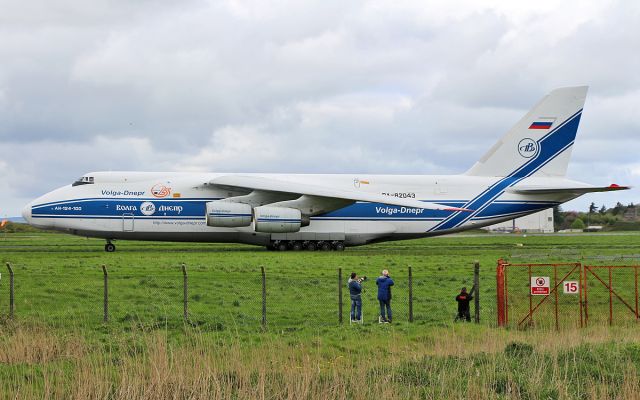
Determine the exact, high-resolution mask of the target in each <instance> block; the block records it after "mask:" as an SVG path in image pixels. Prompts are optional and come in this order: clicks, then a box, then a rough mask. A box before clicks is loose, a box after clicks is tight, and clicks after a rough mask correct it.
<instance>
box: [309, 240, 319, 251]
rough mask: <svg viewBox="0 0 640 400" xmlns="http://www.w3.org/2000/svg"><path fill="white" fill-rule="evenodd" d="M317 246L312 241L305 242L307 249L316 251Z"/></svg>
mask: <svg viewBox="0 0 640 400" xmlns="http://www.w3.org/2000/svg"><path fill="white" fill-rule="evenodd" d="M317 248H318V247H317V246H316V244H315V243H314V242H309V243H307V250H309V251H316V249H317Z"/></svg>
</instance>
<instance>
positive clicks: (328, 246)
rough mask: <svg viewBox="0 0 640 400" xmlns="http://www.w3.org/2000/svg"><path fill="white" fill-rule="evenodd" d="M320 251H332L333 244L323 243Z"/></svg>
mask: <svg viewBox="0 0 640 400" xmlns="http://www.w3.org/2000/svg"><path fill="white" fill-rule="evenodd" d="M320 250H322V251H329V250H331V243H329V242H322V243H320Z"/></svg>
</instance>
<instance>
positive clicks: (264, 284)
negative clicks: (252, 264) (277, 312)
mask: <svg viewBox="0 0 640 400" xmlns="http://www.w3.org/2000/svg"><path fill="white" fill-rule="evenodd" d="M260 271H261V273H262V328H266V326H267V278H266V276H265V274H264V267H260Z"/></svg>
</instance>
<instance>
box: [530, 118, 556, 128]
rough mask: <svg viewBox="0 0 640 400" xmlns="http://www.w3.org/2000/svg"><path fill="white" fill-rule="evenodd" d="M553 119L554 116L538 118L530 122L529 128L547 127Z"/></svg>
mask: <svg viewBox="0 0 640 400" xmlns="http://www.w3.org/2000/svg"><path fill="white" fill-rule="evenodd" d="M555 120H556V119H555V118H538V119H537V120H535V121H533V122H532V123H531V125H530V126H529V129H549V128H551V125H553V122H554V121H555Z"/></svg>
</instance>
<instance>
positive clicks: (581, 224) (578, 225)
mask: <svg viewBox="0 0 640 400" xmlns="http://www.w3.org/2000/svg"><path fill="white" fill-rule="evenodd" d="M571 229H584V222H583V221H582V220H581V219H580V218H576V220H575V221H573V223H571Z"/></svg>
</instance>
